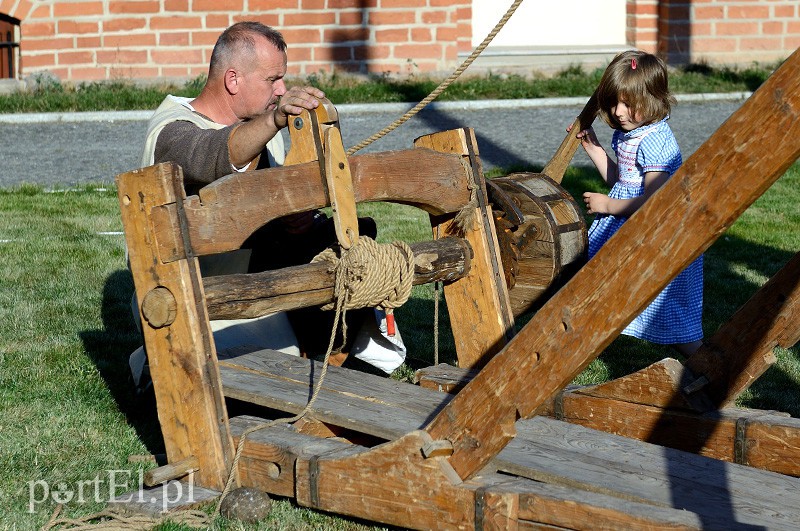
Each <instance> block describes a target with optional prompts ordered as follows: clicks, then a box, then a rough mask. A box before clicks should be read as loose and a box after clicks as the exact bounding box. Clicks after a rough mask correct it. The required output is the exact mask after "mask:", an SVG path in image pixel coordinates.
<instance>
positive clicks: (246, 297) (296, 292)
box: [203, 237, 472, 319]
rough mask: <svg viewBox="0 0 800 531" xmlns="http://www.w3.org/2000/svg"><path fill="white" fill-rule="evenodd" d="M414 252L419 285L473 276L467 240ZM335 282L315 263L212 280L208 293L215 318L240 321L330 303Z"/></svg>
mask: <svg viewBox="0 0 800 531" xmlns="http://www.w3.org/2000/svg"><path fill="white" fill-rule="evenodd" d="M410 247H411V251H412V252H413V253H414V281H413V283H414V285H419V284H424V283H427V282H441V281H453V280H456V279H459V278H461V277H462V276H464V275H466V274H467V272H468V271H469V268H470V260H471V259H470V256H471V254H472V250H471V249H470V247H469V243H467V242H466V241H464V240H462V239H461V238H454V237H448V238H442V239H440V240H435V241H429V242H419V243H413V244H411V245H410ZM334 280H335V279H334V273H333V271H331V270H330V264H328V263H327V262H314V263H311V264H304V265H299V266H293V267H286V268H283V269H277V270H273V271H264V272H261V273H251V274H236V275H224V276H217V277H206V278H204V279H203V288H204V290H205V294H206V306H207V308H208V313H209V316H210V318H211V319H238V318H253V317H260V316H262V315H266V314H268V313H273V312H276V311H283V310H291V309H296V308H305V307H307V306H321V305H323V304H327V303H329V302H331V301H332V300H333V284H334Z"/></svg>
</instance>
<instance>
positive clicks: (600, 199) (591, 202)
mask: <svg viewBox="0 0 800 531" xmlns="http://www.w3.org/2000/svg"><path fill="white" fill-rule="evenodd" d="M610 199H611V198H610V197H608V196H607V195H606V194H598V193H595V192H584V193H583V202H584V203H586V212H588V213H589V214H608V213H609V211H608V204H609V202H610Z"/></svg>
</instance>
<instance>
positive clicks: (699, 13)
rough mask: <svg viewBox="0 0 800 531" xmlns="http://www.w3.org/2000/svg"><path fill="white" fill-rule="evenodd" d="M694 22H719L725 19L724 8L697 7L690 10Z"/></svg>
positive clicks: (715, 6) (717, 6)
mask: <svg viewBox="0 0 800 531" xmlns="http://www.w3.org/2000/svg"><path fill="white" fill-rule="evenodd" d="M692 13H693V14H694V20H695V21H699V20H721V19H724V18H725V7H724V6H719V5H713V6H697V7H694V8H693V9H692Z"/></svg>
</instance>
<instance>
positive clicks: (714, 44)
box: [627, 0, 800, 65]
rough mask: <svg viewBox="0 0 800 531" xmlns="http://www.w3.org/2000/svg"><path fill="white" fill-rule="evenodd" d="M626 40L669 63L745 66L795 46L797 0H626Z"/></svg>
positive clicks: (799, 34) (798, 41) (799, 32)
mask: <svg viewBox="0 0 800 531" xmlns="http://www.w3.org/2000/svg"><path fill="white" fill-rule="evenodd" d="M627 7H628V9H627V12H628V13H627V15H628V42H629V44H631V45H632V46H635V47H637V48H641V49H644V50H648V51H652V52H654V51H657V52H659V53H661V54H662V55H663V56H664V57H666V58H667V61H668V62H669V63H670V64H685V63H689V62H707V63H709V64H740V65H746V64H749V63H752V62H754V61H758V62H762V63H765V62H766V63H769V62H774V61H779V60H782V59H785V58H786V57H788V56H789V55H790V54H791V53H792V52H793V51H794V50H796V49H797V48H798V47H800V1H798V0H628V4H627Z"/></svg>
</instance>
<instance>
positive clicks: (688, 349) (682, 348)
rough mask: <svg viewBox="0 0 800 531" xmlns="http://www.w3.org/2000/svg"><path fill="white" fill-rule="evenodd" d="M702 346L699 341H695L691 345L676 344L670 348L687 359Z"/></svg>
mask: <svg viewBox="0 0 800 531" xmlns="http://www.w3.org/2000/svg"><path fill="white" fill-rule="evenodd" d="M702 344H703V342H702V341H700V340H699V339H698V340H697V341H692V342H691V343H676V344H674V345H672V348H674V349H675V350H677V351H678V352H680V353H681V354H683V355H684V356H686V357H687V358H688V357H689V356H691V355H692V354H694V353H695V351H696V350H697V349H698V348H700V346H701V345H702Z"/></svg>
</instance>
